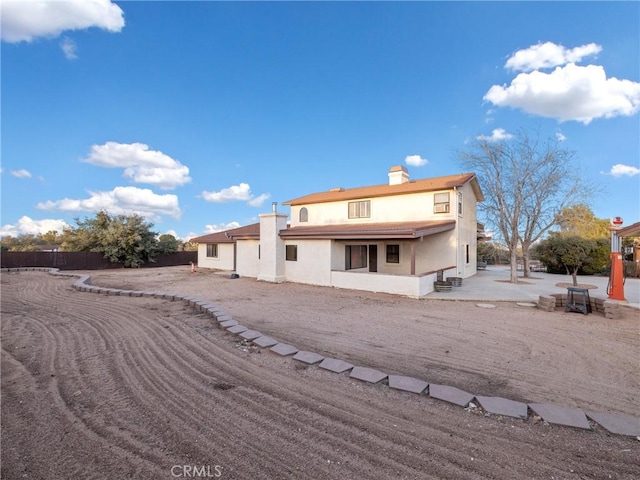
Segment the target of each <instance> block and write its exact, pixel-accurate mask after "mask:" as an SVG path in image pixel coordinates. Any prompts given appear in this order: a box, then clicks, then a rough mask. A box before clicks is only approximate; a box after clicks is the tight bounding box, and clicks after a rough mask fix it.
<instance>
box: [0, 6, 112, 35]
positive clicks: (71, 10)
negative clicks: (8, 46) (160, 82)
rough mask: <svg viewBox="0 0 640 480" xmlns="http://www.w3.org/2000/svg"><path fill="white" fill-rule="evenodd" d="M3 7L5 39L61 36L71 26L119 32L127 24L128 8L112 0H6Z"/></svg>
mask: <svg viewBox="0 0 640 480" xmlns="http://www.w3.org/2000/svg"><path fill="white" fill-rule="evenodd" d="M0 9H1V12H0V31H1V32H2V40H4V41H5V42H10V43H16V42H23V41H24V42H31V41H33V40H34V39H35V38H37V37H57V36H58V35H60V34H61V33H62V32H64V31H67V30H84V29H87V28H91V27H97V28H101V29H103V30H107V31H109V32H119V31H120V30H122V27H124V12H123V11H122V9H121V8H120V7H119V6H118V5H116V4H115V3H113V2H111V1H110V0H64V1H36V0H2V1H1V3H0Z"/></svg>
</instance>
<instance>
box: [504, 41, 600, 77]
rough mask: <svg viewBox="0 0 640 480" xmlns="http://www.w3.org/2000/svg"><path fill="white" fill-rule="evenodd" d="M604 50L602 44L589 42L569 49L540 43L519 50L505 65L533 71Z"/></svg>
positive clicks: (515, 68) (514, 68) (512, 68)
mask: <svg viewBox="0 0 640 480" xmlns="http://www.w3.org/2000/svg"><path fill="white" fill-rule="evenodd" d="M601 51H602V47H601V46H600V45H596V44H595V43H589V44H587V45H582V46H580V47H576V48H572V49H567V48H565V47H563V46H562V45H556V44H555V43H553V42H545V43H538V44H537V45H531V46H530V47H529V48H526V49H524V50H518V51H517V52H516V53H514V54H513V55H512V56H511V57H510V58H509V59H508V60H507V63H505V65H504V67H505V68H507V69H509V70H514V71H519V72H531V71H533V70H538V69H540V68H553V67H556V66H558V65H566V64H567V63H577V62H579V61H581V60H582V59H583V58H584V57H588V56H591V55H596V54H598V53H600V52H601Z"/></svg>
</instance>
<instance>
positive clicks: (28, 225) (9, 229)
mask: <svg viewBox="0 0 640 480" xmlns="http://www.w3.org/2000/svg"><path fill="white" fill-rule="evenodd" d="M69 226H70V225H69V224H68V223H67V222H65V221H64V220H55V219H45V220H33V219H32V218H30V217H27V216H23V217H20V219H19V220H18V222H17V223H16V224H15V225H10V224H7V225H3V226H2V227H1V228H0V237H5V236H8V235H10V236H12V237H17V236H18V235H22V234H32V235H37V234H39V233H47V232H50V231H56V232H59V233H62V231H63V230H64V229H65V228H66V227H69Z"/></svg>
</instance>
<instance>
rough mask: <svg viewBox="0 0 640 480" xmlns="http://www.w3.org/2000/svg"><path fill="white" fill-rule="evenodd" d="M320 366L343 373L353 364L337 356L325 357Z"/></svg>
mask: <svg viewBox="0 0 640 480" xmlns="http://www.w3.org/2000/svg"><path fill="white" fill-rule="evenodd" d="M318 366H319V367H320V368H324V369H325V370H329V371H330V372H334V373H343V372H346V371H347V370H351V369H352V368H353V365H352V364H350V363H349V362H345V361H344V360H339V359H337V358H325V359H324V360H323V361H322V362H320V365H318Z"/></svg>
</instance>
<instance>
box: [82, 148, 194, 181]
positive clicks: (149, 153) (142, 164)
mask: <svg viewBox="0 0 640 480" xmlns="http://www.w3.org/2000/svg"><path fill="white" fill-rule="evenodd" d="M83 161H84V162H87V163H90V164H91V165H96V166H98V167H107V168H124V176H125V177H126V178H129V179H131V180H132V181H133V182H135V183H147V184H150V185H156V186H158V187H159V188H162V189H164V190H169V189H173V188H176V187H178V186H182V185H185V184H186V183H189V182H190V181H191V177H189V168H188V167H186V166H185V165H182V164H181V163H180V162H179V161H177V160H174V159H173V158H171V157H170V156H168V155H165V154H164V153H162V152H160V151H156V150H149V146H148V145H145V144H144V143H130V144H128V143H117V142H107V143H105V144H104V145H93V146H92V147H91V152H90V153H89V156H87V157H86V158H84V159H83Z"/></svg>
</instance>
